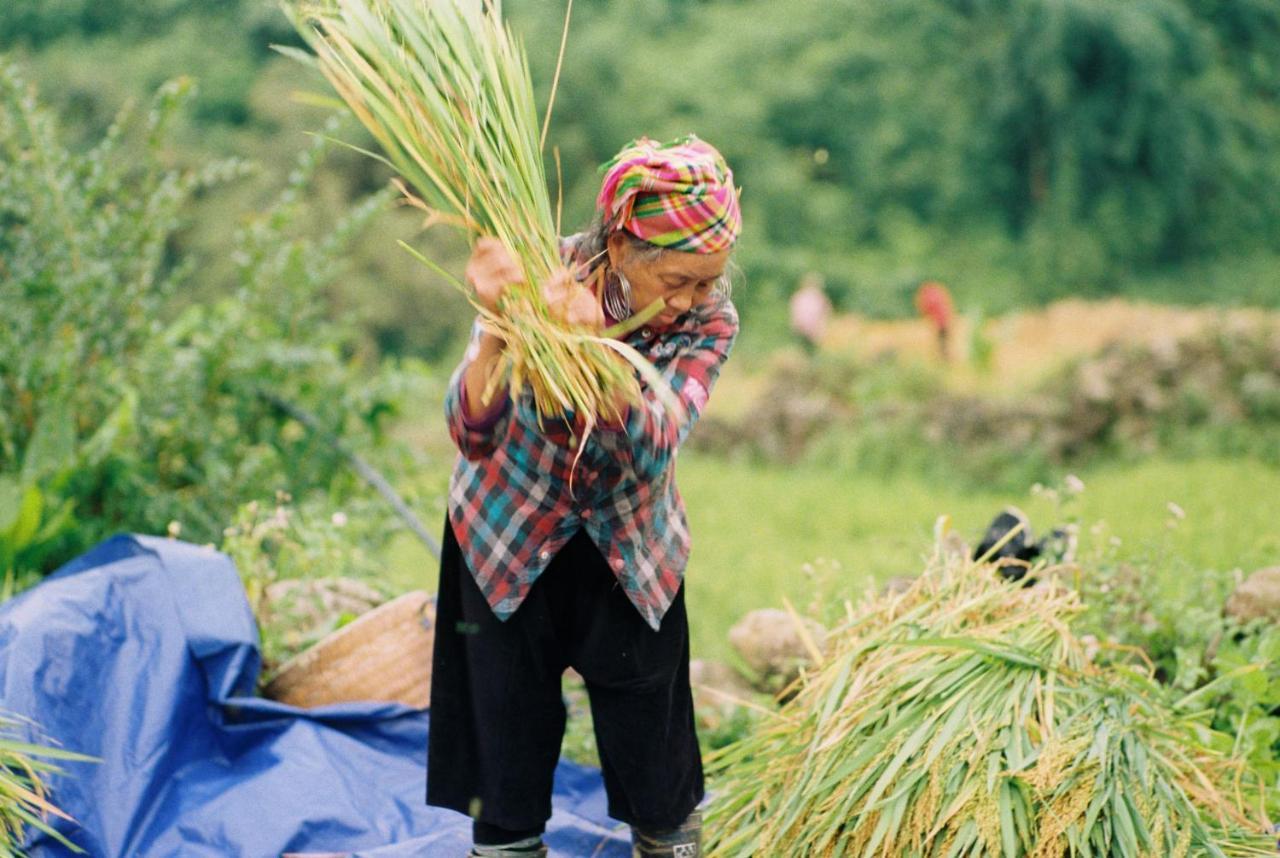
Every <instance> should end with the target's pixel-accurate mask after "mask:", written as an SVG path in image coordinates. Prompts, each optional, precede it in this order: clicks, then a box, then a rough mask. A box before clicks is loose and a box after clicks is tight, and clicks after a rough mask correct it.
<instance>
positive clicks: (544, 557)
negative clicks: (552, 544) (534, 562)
mask: <svg viewBox="0 0 1280 858" xmlns="http://www.w3.org/2000/svg"><path fill="white" fill-rule="evenodd" d="M538 557H539V558H540V559H541V560H542V561H543V562H546V561H548V560H550V559H551V552H550V551H543V552H542V553H541V554H539V555H538Z"/></svg>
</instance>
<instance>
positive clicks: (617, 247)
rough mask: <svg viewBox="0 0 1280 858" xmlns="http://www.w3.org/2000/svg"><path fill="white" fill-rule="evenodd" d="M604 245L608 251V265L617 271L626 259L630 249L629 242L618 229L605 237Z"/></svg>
mask: <svg viewBox="0 0 1280 858" xmlns="http://www.w3.org/2000/svg"><path fill="white" fill-rule="evenodd" d="M604 246H605V249H606V250H607V251H608V252H609V267H610V268H611V269H613V270H614V271H617V270H618V269H619V268H621V267H622V266H623V265H624V264H625V263H626V261H627V256H628V254H629V253H630V251H631V245H630V243H629V242H628V241H627V239H626V236H624V235H623V234H622V230H620V229H619V230H615V231H613V232H611V233H609V237H608V238H607V239H605V245H604Z"/></svg>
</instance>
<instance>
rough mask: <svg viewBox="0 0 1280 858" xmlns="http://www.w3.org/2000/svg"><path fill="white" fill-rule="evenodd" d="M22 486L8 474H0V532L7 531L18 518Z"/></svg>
mask: <svg viewBox="0 0 1280 858" xmlns="http://www.w3.org/2000/svg"><path fill="white" fill-rule="evenodd" d="M21 501H22V486H21V485H20V484H19V483H18V481H17V480H16V479H14V478H13V477H12V476H10V475H8V474H0V533H7V532H8V531H9V528H11V527H13V523H14V522H15V521H17V520H18V506H19V504H20V503H21Z"/></svg>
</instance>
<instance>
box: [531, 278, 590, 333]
mask: <svg viewBox="0 0 1280 858" xmlns="http://www.w3.org/2000/svg"><path fill="white" fill-rule="evenodd" d="M542 297H543V298H544V299H546V302H547V307H548V308H549V309H550V310H551V315H552V317H553V318H555V319H557V320H559V321H560V322H561V323H562V324H564V325H566V326H567V327H570V328H587V329H588V330H590V331H599V330H601V329H603V328H604V310H602V309H601V308H600V301H599V299H598V298H596V296H595V294H593V293H592V291H591V290H590V289H588V288H587V287H586V286H583V285H582V284H581V283H579V282H578V281H577V280H576V279H575V278H574V276H573V273H572V272H570V271H569V269H567V268H561V269H558V270H557V271H556V272H555V273H554V274H552V275H551V279H550V280H548V281H547V283H546V284H545V285H544V286H543V287H542Z"/></svg>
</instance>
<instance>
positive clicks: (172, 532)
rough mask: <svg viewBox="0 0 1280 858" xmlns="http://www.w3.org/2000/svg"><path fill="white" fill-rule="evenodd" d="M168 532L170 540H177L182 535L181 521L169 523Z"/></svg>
mask: <svg viewBox="0 0 1280 858" xmlns="http://www.w3.org/2000/svg"><path fill="white" fill-rule="evenodd" d="M168 531H169V538H170V539H177V538H178V534H180V533H182V522H180V521H171V522H169V527H168Z"/></svg>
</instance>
